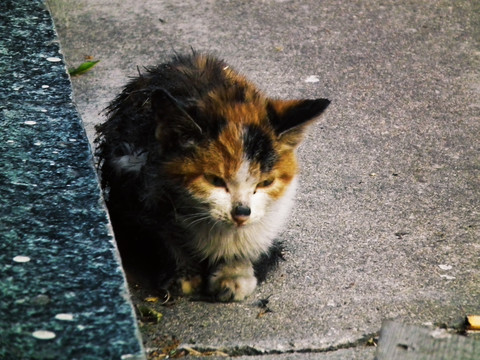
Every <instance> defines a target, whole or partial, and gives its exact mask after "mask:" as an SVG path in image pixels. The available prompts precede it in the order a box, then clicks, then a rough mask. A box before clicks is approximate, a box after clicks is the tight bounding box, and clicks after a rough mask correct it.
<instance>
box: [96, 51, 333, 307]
mask: <svg viewBox="0 0 480 360" xmlns="http://www.w3.org/2000/svg"><path fill="white" fill-rule="evenodd" d="M329 103H330V101H329V100H327V99H316V100H288V101H286V100H275V99H270V98H268V97H266V96H265V95H264V94H262V92H260V91H259V90H258V89H257V88H256V87H255V86H254V85H252V83H250V82H249V81H248V80H247V79H246V78H245V77H243V76H241V75H239V74H238V73H237V72H235V71H234V70H233V69H232V68H231V67H230V66H229V65H227V64H226V63H225V62H223V61H221V60H218V59H216V58H214V57H212V56H209V55H201V54H197V53H195V52H194V53H193V54H192V55H188V56H176V57H175V58H174V59H173V60H172V61H171V62H170V63H166V64H161V65H159V66H157V67H152V68H148V69H146V72H145V73H144V74H140V75H139V76H138V77H137V78H135V79H133V80H131V81H130V83H128V84H127V85H126V87H125V88H124V90H123V92H122V93H121V94H120V95H118V96H117V98H116V99H115V100H114V101H113V102H112V103H111V104H110V106H109V108H108V119H107V121H106V122H105V123H103V124H101V125H99V126H98V127H97V132H98V137H97V139H96V143H97V156H98V158H99V170H100V172H101V177H102V187H103V189H104V191H105V198H106V203H107V207H108V209H109V213H110V217H111V220H112V224H113V228H114V231H115V236H116V239H117V242H118V245H119V249H120V253H121V255H122V261H123V262H124V264H125V265H126V266H127V267H128V266H129V265H131V264H134V263H136V264H137V265H141V266H143V267H144V268H145V269H147V268H148V270H149V271H153V272H154V273H155V274H156V282H157V284H158V286H161V287H164V288H166V287H168V286H169V285H171V284H172V283H173V282H174V281H175V280H178V283H179V284H180V286H181V289H182V290H183V293H185V294H191V293H195V292H200V293H203V294H209V295H212V296H214V298H215V300H218V301H240V300H243V299H244V298H245V297H247V296H249V295H250V294H251V293H252V292H253V291H254V289H255V287H256V285H257V282H258V279H260V280H261V279H263V278H264V277H265V272H266V271H267V270H268V268H269V266H270V265H273V264H274V263H275V260H276V259H278V256H279V247H278V244H277V243H276V242H275V241H274V238H275V236H276V235H277V234H278V232H279V231H280V229H281V227H282V225H283V223H284V222H285V219H286V218H287V216H288V213H289V210H290V208H291V206H292V202H293V198H294V193H295V188H296V183H297V180H296V175H297V162H296V157H295V149H296V147H297V145H298V144H299V143H300V142H301V140H302V136H303V133H304V131H305V129H306V127H307V125H308V124H310V123H311V122H312V121H313V120H314V119H315V118H316V117H318V116H319V115H320V114H321V113H322V112H323V111H324V110H325V109H326V108H327V106H328V105H329Z"/></svg>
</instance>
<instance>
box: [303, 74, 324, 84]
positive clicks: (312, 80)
mask: <svg viewBox="0 0 480 360" xmlns="http://www.w3.org/2000/svg"><path fill="white" fill-rule="evenodd" d="M319 81H320V79H319V78H318V76H317V75H310V76H309V77H307V78H306V79H305V82H306V83H317V82H319Z"/></svg>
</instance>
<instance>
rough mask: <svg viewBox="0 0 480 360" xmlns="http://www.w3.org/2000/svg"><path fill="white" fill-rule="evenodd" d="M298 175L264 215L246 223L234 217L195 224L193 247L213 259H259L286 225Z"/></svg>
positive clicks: (215, 260) (200, 254) (207, 257)
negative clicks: (233, 219)
mask: <svg viewBox="0 0 480 360" xmlns="http://www.w3.org/2000/svg"><path fill="white" fill-rule="evenodd" d="M296 187H297V179H296V178H295V179H293V180H292V182H291V183H290V185H289V186H288V188H287V190H286V192H285V193H284V194H283V196H282V197H281V198H279V199H276V200H272V201H271V203H270V204H269V206H268V207H267V209H265V213H264V214H263V216H262V217H260V218H256V217H255V218H253V217H252V219H249V220H248V221H246V222H245V223H243V224H242V225H240V226H239V225H236V224H235V222H233V221H225V220H224V221H217V222H214V224H213V225H212V222H204V223H199V224H198V226H196V227H195V228H193V229H192V230H193V231H192V232H193V237H194V238H193V242H192V247H193V250H194V251H195V252H196V253H197V254H198V255H199V256H200V257H202V258H203V259H208V261H209V262H210V263H215V262H217V261H219V260H226V261H230V260H232V261H233V260H234V259H248V260H250V261H255V260H257V259H258V258H259V257H260V256H261V255H262V254H264V253H266V252H267V251H268V250H269V248H270V246H271V245H272V243H273V240H274V239H275V237H276V236H277V235H278V233H279V232H280V230H281V229H282V227H283V226H284V224H285V222H286V219H287V216H288V214H289V213H290V209H291V208H292V205H293V200H294V196H295V191H296Z"/></svg>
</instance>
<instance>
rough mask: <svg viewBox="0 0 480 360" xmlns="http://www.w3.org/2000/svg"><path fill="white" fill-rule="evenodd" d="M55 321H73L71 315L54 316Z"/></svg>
mask: <svg viewBox="0 0 480 360" xmlns="http://www.w3.org/2000/svg"><path fill="white" fill-rule="evenodd" d="M55 319H57V320H63V321H72V320H73V314H57V315H55Z"/></svg>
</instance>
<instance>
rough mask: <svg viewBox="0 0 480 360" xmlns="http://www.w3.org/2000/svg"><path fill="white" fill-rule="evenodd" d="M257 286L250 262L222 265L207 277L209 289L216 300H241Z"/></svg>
mask: <svg viewBox="0 0 480 360" xmlns="http://www.w3.org/2000/svg"><path fill="white" fill-rule="evenodd" d="M256 286H257V278H256V277H255V275H254V273H253V268H252V266H251V264H248V265H246V264H241V265H223V266H222V267H220V268H219V269H217V271H215V272H214V273H213V274H212V275H211V277H210V279H209V290H210V293H212V294H213V295H214V296H215V298H216V300H218V301H223V302H228V301H242V300H244V299H245V298H246V297H247V296H249V295H250V294H251V293H252V292H253V291H254V290H255V288H256Z"/></svg>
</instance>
